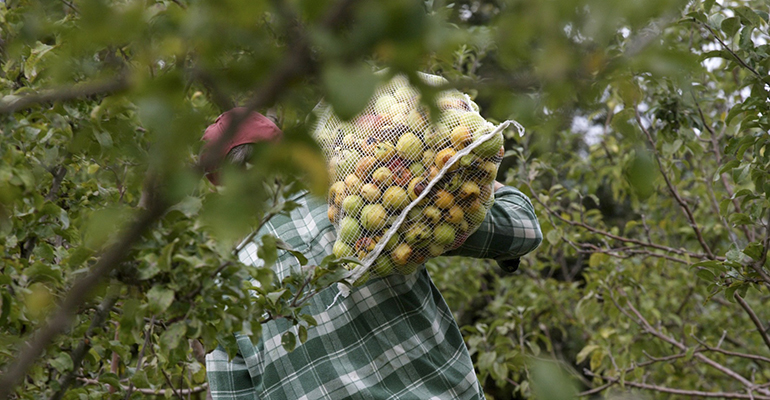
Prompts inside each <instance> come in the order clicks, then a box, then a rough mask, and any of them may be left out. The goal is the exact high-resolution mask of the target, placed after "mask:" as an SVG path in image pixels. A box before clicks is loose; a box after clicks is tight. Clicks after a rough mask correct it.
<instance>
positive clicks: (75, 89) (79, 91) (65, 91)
mask: <svg viewBox="0 0 770 400" xmlns="http://www.w3.org/2000/svg"><path fill="white" fill-rule="evenodd" d="M128 86H129V80H128V78H127V76H126V75H125V74H120V75H118V76H116V77H112V78H109V79H102V80H98V81H93V82H85V83H78V84H75V85H72V86H68V87H60V88H56V89H47V90H42V91H40V92H39V93H33V94H26V95H22V96H15V95H10V96H5V97H4V98H3V100H4V101H2V102H0V114H11V113H14V112H16V111H19V110H23V109H26V108H29V107H32V106H34V105H36V104H40V103H55V102H59V101H70V100H76V99H79V98H83V97H89V96H96V95H107V94H112V93H115V92H118V91H121V90H124V89H126V88H128ZM9 97H11V99H8V98H9ZM13 97H15V99H14V98H13ZM5 99H8V100H5Z"/></svg>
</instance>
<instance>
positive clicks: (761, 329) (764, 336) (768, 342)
mask: <svg viewBox="0 0 770 400" xmlns="http://www.w3.org/2000/svg"><path fill="white" fill-rule="evenodd" d="M733 297H734V298H735V300H737V301H738V304H740V305H741V307H743V309H744V310H745V311H746V314H749V318H751V322H753V323H754V326H756V327H757V332H759V335H760V336H762V340H764V342H765V345H767V348H768V349H770V336H768V335H767V330H766V329H765V327H764V325H763V324H762V321H760V320H759V318H758V317H757V314H755V313H754V310H752V309H751V306H750V305H749V303H747V302H746V300H743V297H741V296H740V295H739V294H738V292H737V291H736V292H733Z"/></svg>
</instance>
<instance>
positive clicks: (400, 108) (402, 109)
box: [388, 102, 409, 122]
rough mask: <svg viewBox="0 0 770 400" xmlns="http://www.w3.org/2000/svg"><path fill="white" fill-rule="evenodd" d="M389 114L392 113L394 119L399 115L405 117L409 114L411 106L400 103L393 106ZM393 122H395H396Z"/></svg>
mask: <svg viewBox="0 0 770 400" xmlns="http://www.w3.org/2000/svg"><path fill="white" fill-rule="evenodd" d="M388 112H389V113H390V115H392V116H394V117H395V116H396V115H398V114H404V115H405V114H406V113H407V112H409V105H408V104H406V103H402V102H399V103H396V104H393V105H391V106H390V109H389V110H388ZM393 122H395V120H394V121H393Z"/></svg>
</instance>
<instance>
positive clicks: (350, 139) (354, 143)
mask: <svg viewBox="0 0 770 400" xmlns="http://www.w3.org/2000/svg"><path fill="white" fill-rule="evenodd" d="M358 140H359V138H358V137H356V135H354V134H352V133H349V134H347V135H345V136H343V137H342V145H343V146H344V147H345V148H347V149H352V148H353V147H358Z"/></svg>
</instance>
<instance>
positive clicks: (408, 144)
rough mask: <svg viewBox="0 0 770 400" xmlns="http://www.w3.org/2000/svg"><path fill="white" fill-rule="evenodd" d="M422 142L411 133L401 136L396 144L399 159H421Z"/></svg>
mask: <svg viewBox="0 0 770 400" xmlns="http://www.w3.org/2000/svg"><path fill="white" fill-rule="evenodd" d="M422 148H423V146H422V141H421V140H420V138H418V137H417V136H415V135H414V134H413V133H411V132H407V133H405V134H403V135H402V136H401V137H400V138H399V139H398V143H396V151H397V152H398V155H400V156H401V157H403V158H405V159H407V160H412V161H415V160H417V159H419V158H420V157H422Z"/></svg>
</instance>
